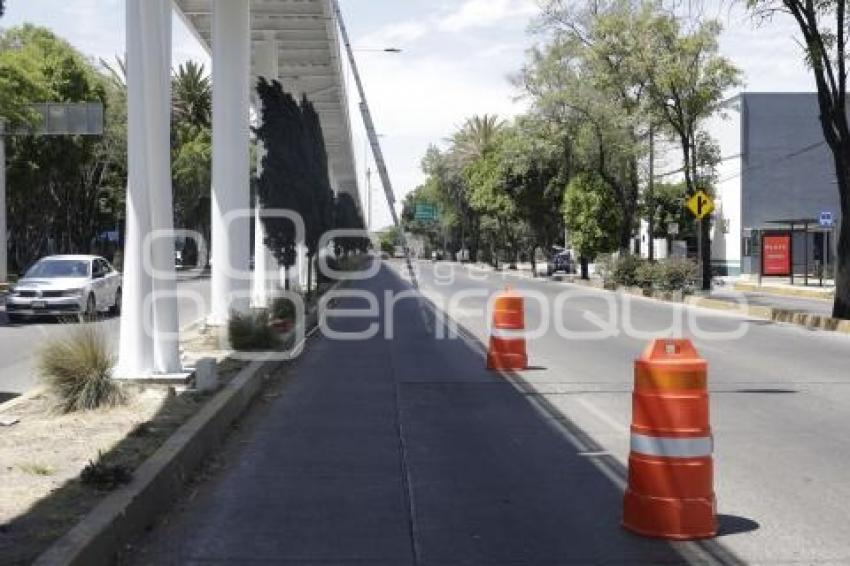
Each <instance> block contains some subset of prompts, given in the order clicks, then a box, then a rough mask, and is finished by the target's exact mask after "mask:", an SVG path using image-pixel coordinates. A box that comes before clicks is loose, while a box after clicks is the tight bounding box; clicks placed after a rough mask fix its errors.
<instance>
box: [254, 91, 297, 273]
mask: <svg viewBox="0 0 850 566" xmlns="http://www.w3.org/2000/svg"><path fill="white" fill-rule="evenodd" d="M257 94H258V96H259V98H260V100H261V101H262V105H261V107H262V113H261V116H260V125H259V126H258V127H257V128H256V130H255V133H256V135H257V139H258V140H259V141H260V142H262V144H263V147H264V148H265V154H264V156H263V173H262V175H260V177H259V178H258V179H257V186H256V188H257V194H258V195H259V198H260V203H261V205H262V206H263V208H266V209H276V210H291V211H294V212H300V210H301V205H302V201H301V200H300V199H299V198H298V196H299V192H298V191H299V188H298V183H299V182H300V179H301V178H302V177H303V171H302V170H300V168H299V166H300V165H301V161H302V160H301V158H300V155H299V152H298V151H297V150H298V145H297V144H298V135H299V134H300V127H301V111H300V109H299V108H298V103H297V102H296V101H295V99H294V98H293V97H292V96H291V95H289V94H286V93H284V92H283V88H282V87H281V85H280V83H278V82H277V81H275V82H271V83H270V82H268V81H266V80H265V79H264V78H260V80H259V82H258V84H257ZM262 222H263V225H264V226H265V229H266V242H265V244H266V246H267V247H268V248H269V250H270V251H271V253H272V254H273V255H274V256H275V258H276V259H277V261H278V262H279V263H280V264H281V265H283V266H284V267H285V268H287V269H288V268H289V267H291V266H292V265H293V263H294V261H295V245H296V243H297V242H296V241H295V237H296V234H295V225H294V224H293V223H292V222H290V221H289V220H287V219H284V218H275V217H271V216H269V217H263V220H262ZM287 280H288V279H287Z"/></svg>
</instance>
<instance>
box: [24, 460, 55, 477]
mask: <svg viewBox="0 0 850 566" xmlns="http://www.w3.org/2000/svg"><path fill="white" fill-rule="evenodd" d="M18 469H19V470H21V471H22V472H24V473H25V474H30V475H31V476H43V477H47V476H52V475H53V474H55V473H56V470H55V469H53V468H51V467H50V466H47V465H45V464H38V463H35V462H28V463H25V464H18Z"/></svg>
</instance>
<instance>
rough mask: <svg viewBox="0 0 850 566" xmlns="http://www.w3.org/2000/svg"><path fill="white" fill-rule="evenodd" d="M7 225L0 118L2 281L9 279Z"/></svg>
mask: <svg viewBox="0 0 850 566" xmlns="http://www.w3.org/2000/svg"><path fill="white" fill-rule="evenodd" d="M7 232H8V227H7V225H6V131H5V127H4V125H3V121H2V120H0V283H5V282H6V281H7V280H8V279H9V263H8V259H7V258H8V257H9V242H8V240H7Z"/></svg>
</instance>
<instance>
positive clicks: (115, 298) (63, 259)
mask: <svg viewBox="0 0 850 566" xmlns="http://www.w3.org/2000/svg"><path fill="white" fill-rule="evenodd" d="M107 310H108V311H110V312H112V313H115V314H118V313H120V311H121V274H120V273H118V271H116V270H115V268H114V267H112V266H111V265H110V264H109V262H108V261H106V260H105V259H103V258H102V257H98V256H90V255H57V256H49V257H45V258H43V259H40V260H39V261H38V262H37V263H36V264H35V265H33V266H32V267H31V268H30V269H29V271H27V273H26V275H24V276H23V277H22V278H21V279H20V280H19V281H18V284H17V285H15V288H14V289H13V290H12V292H11V293H10V294H9V296H8V297H7V298H6V315H7V316H8V318H9V321H10V322H13V323H14V322H19V321H21V320H23V319H24V318H27V317H36V316H63V315H81V316H88V317H93V316H94V315H95V314H96V313H98V312H102V311H107Z"/></svg>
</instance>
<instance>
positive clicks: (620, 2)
mask: <svg viewBox="0 0 850 566" xmlns="http://www.w3.org/2000/svg"><path fill="white" fill-rule="evenodd" d="M641 23H642V21H641V19H640V18H639V17H638V14H637V12H636V11H635V9H634V3H633V2H629V1H628V0H599V1H595V2H591V3H587V4H584V5H581V7H578V6H577V5H576V4H575V3H570V2H566V1H564V0H548V1H547V2H545V3H544V6H543V11H542V15H541V17H540V20H539V21H538V23H537V28H538V30H539V31H541V32H542V33H544V34H545V35H546V36H547V38H548V42H547V44H546V45H544V46H543V47H542V48H537V49H534V50H532V52H531V58H530V61H529V62H528V63H527V64H526V66H525V68H524V69H523V71H522V72H521V73H520V75H519V76H518V77H517V79H516V82H517V83H518V84H519V85H520V86H521V87H523V88H524V89H525V90H526V91H527V93H528V94H530V95H531V98H532V101H533V103H534V108H535V111H536V112H538V113H539V114H540V115H541V116H543V117H545V118H546V119H548V120H550V121H554V122H555V123H556V124H558V125H559V126H560V127H561V128H564V129H567V130H571V131H572V134H571V135H572V136H573V137H574V138H575V139H576V141H577V142H578V143H576V150H577V151H576V154H577V156H578V158H579V160H580V162H581V167H580V168H583V169H586V170H588V171H593V172H594V173H595V174H596V175H598V176H599V177H600V178H601V179H603V180H604V182H606V183H607V184H608V185H609V187H610V188H611V190H612V191H613V193H614V195H616V198H617V203H618V206H620V207H621V209H622V223H621V226H620V234H619V247H620V250H621V251H623V252H624V253H628V252H629V250H630V248H631V240H632V237H633V235H634V230H635V227H636V217H637V212H638V197H639V193H640V175H639V170H640V169H639V163H640V160H641V158H642V156H643V153H644V152H645V147H644V144H643V143H642V135H643V134H642V132H643V130H644V129H645V122H646V111H645V98H646V80H647V79H646V77H645V76H643V75H642V74H641V73H639V72H637V66H636V65H635V59H634V57H633V56H632V51H633V48H634V45H635V44H636V42H637V41H638V38H639V37H640V35H641V33H643V30H642V29H641Z"/></svg>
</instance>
